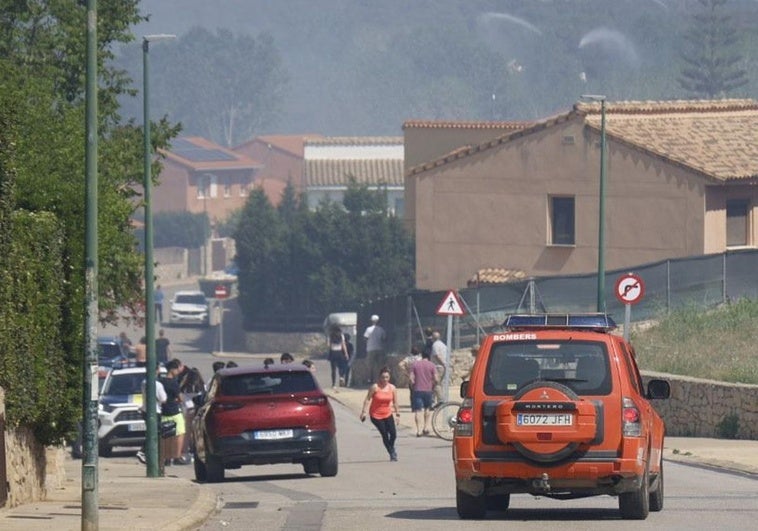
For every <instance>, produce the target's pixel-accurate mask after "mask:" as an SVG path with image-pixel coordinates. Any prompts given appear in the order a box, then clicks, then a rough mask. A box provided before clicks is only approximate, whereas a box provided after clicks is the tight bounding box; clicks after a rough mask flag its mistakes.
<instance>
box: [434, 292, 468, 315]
mask: <svg viewBox="0 0 758 531" xmlns="http://www.w3.org/2000/svg"><path fill="white" fill-rule="evenodd" d="M463 314H464V311H463V305H462V304H461V301H460V300H459V299H458V295H457V294H456V293H455V291H453V290H450V291H448V292H447V295H445V298H444V299H442V304H440V306H439V308H437V315H463Z"/></svg>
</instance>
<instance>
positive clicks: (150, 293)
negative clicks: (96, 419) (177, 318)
mask: <svg viewBox="0 0 758 531" xmlns="http://www.w3.org/2000/svg"><path fill="white" fill-rule="evenodd" d="M174 38H176V35H163V34H162V35H145V36H144V37H142V90H143V92H142V105H143V107H142V110H143V113H144V116H143V119H144V125H143V128H144V129H143V131H144V135H143V142H144V144H143V151H144V153H143V155H144V160H143V163H144V173H145V175H144V182H143V187H144V193H145V196H144V203H145V316H146V319H145V340H146V341H147V361H146V365H147V367H146V370H145V372H146V378H145V461H146V462H147V467H146V468H147V477H149V478H155V477H159V476H160V466H159V463H158V454H159V452H158V441H159V438H158V414H157V412H156V401H157V399H156V396H155V380H156V377H157V375H156V374H155V365H156V362H157V358H156V355H155V289H154V284H155V279H154V278H153V277H154V272H153V269H154V268H153V205H152V189H153V178H152V175H151V172H150V165H151V164H152V144H151V143H150V80H149V72H150V68H149V60H148V57H149V55H150V54H149V52H150V42H151V41H157V40H164V39H174Z"/></svg>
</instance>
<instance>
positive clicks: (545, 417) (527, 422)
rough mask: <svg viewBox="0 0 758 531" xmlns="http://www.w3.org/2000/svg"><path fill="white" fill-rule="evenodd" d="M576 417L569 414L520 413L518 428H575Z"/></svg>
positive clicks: (517, 420) (517, 422)
mask: <svg viewBox="0 0 758 531" xmlns="http://www.w3.org/2000/svg"><path fill="white" fill-rule="evenodd" d="M573 424H574V416H573V415H570V414H567V413H519V414H518V415H517V416H516V425H517V426H573Z"/></svg>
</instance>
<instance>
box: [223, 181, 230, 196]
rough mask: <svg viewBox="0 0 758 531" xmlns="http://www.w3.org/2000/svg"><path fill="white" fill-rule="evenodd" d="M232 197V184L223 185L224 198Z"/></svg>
mask: <svg viewBox="0 0 758 531" xmlns="http://www.w3.org/2000/svg"><path fill="white" fill-rule="evenodd" d="M231 196H232V183H229V182H226V183H224V197H231Z"/></svg>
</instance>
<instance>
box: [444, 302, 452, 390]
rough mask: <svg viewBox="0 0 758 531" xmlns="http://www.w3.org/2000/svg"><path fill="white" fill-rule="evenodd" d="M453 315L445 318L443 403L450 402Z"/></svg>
mask: <svg viewBox="0 0 758 531" xmlns="http://www.w3.org/2000/svg"><path fill="white" fill-rule="evenodd" d="M452 344H453V314H448V316H447V361H446V365H447V366H446V367H445V378H444V379H443V382H442V396H443V397H444V400H445V402H447V401H448V400H450V371H451V368H452V366H453V360H452V358H453V349H452V347H451V345H452Z"/></svg>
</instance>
